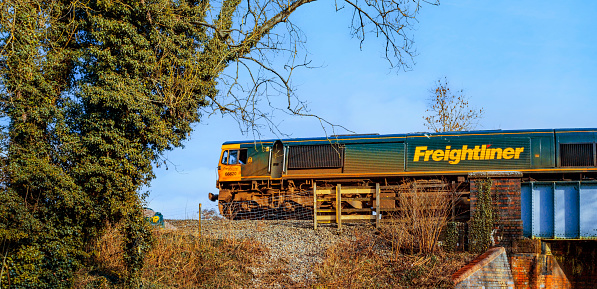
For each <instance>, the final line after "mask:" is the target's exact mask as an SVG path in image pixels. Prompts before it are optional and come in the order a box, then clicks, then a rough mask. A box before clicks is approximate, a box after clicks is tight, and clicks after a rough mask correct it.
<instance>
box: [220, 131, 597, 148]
mask: <svg viewBox="0 0 597 289" xmlns="http://www.w3.org/2000/svg"><path fill="white" fill-rule="evenodd" d="M577 132H578V133H585V132H597V128H561V129H523V130H501V129H498V130H471V131H450V132H438V133H432V132H413V133H401V134H385V135H379V134H354V135H332V136H328V137H310V138H286V139H268V140H244V141H227V142H224V143H223V145H229V144H255V143H261V144H272V143H274V142H275V141H277V140H279V141H281V142H282V143H302V144H308V143H311V142H313V143H322V142H333V143H336V142H340V143H350V142H358V141H363V140H365V141H380V142H385V141H388V142H390V141H404V140H405V139H407V138H417V137H428V138H431V137H442V136H444V137H446V136H474V135H515V134H516V135H518V134H533V135H536V134H545V135H549V134H553V133H577Z"/></svg>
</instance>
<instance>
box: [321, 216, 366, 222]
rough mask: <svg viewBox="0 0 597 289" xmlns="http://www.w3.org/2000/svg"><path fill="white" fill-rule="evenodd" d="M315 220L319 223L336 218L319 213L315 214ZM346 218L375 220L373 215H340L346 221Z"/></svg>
mask: <svg viewBox="0 0 597 289" xmlns="http://www.w3.org/2000/svg"><path fill="white" fill-rule="evenodd" d="M317 220H318V222H319V223H323V222H325V221H332V222H333V221H335V220H336V216H334V215H320V216H317ZM347 220H371V221H373V220H375V216H373V215H344V216H342V221H347Z"/></svg>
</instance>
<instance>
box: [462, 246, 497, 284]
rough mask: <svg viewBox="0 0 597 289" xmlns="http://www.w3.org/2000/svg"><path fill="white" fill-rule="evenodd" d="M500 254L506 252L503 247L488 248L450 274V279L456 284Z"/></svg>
mask: <svg viewBox="0 0 597 289" xmlns="http://www.w3.org/2000/svg"><path fill="white" fill-rule="evenodd" d="M501 254H506V249H504V247H493V248H490V249H489V250H487V251H486V252H485V253H483V254H481V255H479V257H477V258H475V260H473V261H471V262H470V263H468V264H466V266H464V267H462V268H460V270H458V271H456V273H454V274H452V281H454V284H458V283H460V282H462V281H464V280H465V279H466V278H468V277H470V276H471V275H473V274H474V273H475V272H477V271H479V270H480V269H481V268H483V267H484V266H485V265H487V264H489V263H491V261H493V260H495V258H497V257H498V256H499V255H501Z"/></svg>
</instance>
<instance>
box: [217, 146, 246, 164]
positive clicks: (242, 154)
mask: <svg viewBox="0 0 597 289" xmlns="http://www.w3.org/2000/svg"><path fill="white" fill-rule="evenodd" d="M246 163H247V150H246V149H241V150H226V151H224V153H223V154H222V164H224V165H236V164H241V165H244V164H246Z"/></svg>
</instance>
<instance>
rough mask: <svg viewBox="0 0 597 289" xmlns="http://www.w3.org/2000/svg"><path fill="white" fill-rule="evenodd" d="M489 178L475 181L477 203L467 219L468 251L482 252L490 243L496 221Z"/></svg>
mask: <svg viewBox="0 0 597 289" xmlns="http://www.w3.org/2000/svg"><path fill="white" fill-rule="evenodd" d="M491 185H492V181H491V179H486V180H483V181H479V182H477V192H478V195H477V203H476V207H475V212H474V213H473V216H472V217H471V220H470V221H469V239H468V240H469V251H470V252H472V253H483V252H485V251H487V249H489V247H490V246H491V245H492V244H491V232H492V231H493V226H494V224H495V222H496V221H497V214H496V213H495V212H494V208H493V201H492V198H491Z"/></svg>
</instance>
